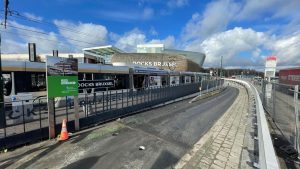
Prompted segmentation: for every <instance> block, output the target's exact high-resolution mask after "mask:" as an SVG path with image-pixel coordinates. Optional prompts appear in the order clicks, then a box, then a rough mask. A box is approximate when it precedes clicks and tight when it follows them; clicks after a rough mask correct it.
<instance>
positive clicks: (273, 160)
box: [225, 79, 279, 169]
mask: <svg viewBox="0 0 300 169" xmlns="http://www.w3.org/2000/svg"><path fill="white" fill-rule="evenodd" d="M225 81H233V82H236V83H239V84H241V85H243V86H244V87H245V88H246V89H247V90H248V94H251V93H252V94H253V95H254V97H255V106H256V107H255V108H256V116H257V136H258V149H259V150H258V151H259V164H258V167H259V168H261V169H279V164H278V160H277V157H276V153H275V150H274V146H273V142H272V139H271V135H270V130H269V127H268V122H267V119H266V116H265V111H264V109H263V105H262V101H261V99H260V96H259V93H258V91H257V90H256V88H255V87H254V86H253V85H252V84H250V83H248V82H246V81H243V80H238V79H225Z"/></svg>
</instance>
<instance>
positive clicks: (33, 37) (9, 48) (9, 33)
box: [3, 21, 68, 53]
mask: <svg viewBox="0 0 300 169" xmlns="http://www.w3.org/2000/svg"><path fill="white" fill-rule="evenodd" d="M10 25H12V26H14V27H17V28H21V29H15V28H11V27H10V28H7V29H6V30H4V31H3V52H4V53H27V50H28V49H27V44H28V43H36V47H37V53H51V51H52V50H53V49H58V50H60V51H66V48H67V47H68V46H67V45H65V44H64V43H62V42H61V41H59V38H58V37H57V35H56V34H54V33H53V32H45V31H43V30H42V29H38V28H34V27H30V26H25V25H22V24H19V23H17V22H14V21H11V22H10ZM22 29H26V30H31V31H25V30H22ZM32 31H36V32H42V33H43V34H40V33H35V32H32Z"/></svg>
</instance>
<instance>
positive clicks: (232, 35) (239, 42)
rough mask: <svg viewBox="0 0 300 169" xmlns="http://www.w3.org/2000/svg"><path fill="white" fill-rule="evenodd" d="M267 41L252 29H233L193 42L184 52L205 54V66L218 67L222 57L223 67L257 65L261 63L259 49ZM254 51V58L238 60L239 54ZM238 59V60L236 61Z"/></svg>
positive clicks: (260, 33) (266, 37)
mask: <svg viewBox="0 0 300 169" xmlns="http://www.w3.org/2000/svg"><path fill="white" fill-rule="evenodd" d="M267 41H268V36H267V35H265V34H264V33H262V32H255V31H254V30H252V29H243V28H234V29H231V30H227V31H225V32H221V33H218V34H215V35H212V36H211V37H210V38H207V39H205V40H204V41H203V42H201V41H194V42H193V43H191V44H189V45H187V46H186V50H191V51H200V52H204V53H205V54H206V60H205V65H206V66H218V65H219V62H220V57H221V56H223V57H224V65H227V66H235V65H243V64H246V63H247V64H251V65H254V64H257V62H261V58H259V57H257V56H259V55H260V49H259V48H260V47H261V46H262V45H263V44H264V43H266V42H267ZM245 51H246V52H251V51H256V52H257V53H256V54H255V55H256V57H253V58H252V60H251V59H250V58H245V59H243V58H240V57H238V56H239V54H240V53H241V52H245ZM238 58H240V59H238Z"/></svg>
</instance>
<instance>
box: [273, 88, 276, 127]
mask: <svg viewBox="0 0 300 169" xmlns="http://www.w3.org/2000/svg"><path fill="white" fill-rule="evenodd" d="M272 85H273V94H272V97H273V99H272V100H273V107H272V108H273V120H274V121H275V123H276V114H275V110H276V109H275V102H276V97H275V92H276V84H275V83H272Z"/></svg>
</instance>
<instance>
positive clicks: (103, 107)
mask: <svg viewBox="0 0 300 169" xmlns="http://www.w3.org/2000/svg"><path fill="white" fill-rule="evenodd" d="M104 109H105V106H104V92H102V111H103V112H104Z"/></svg>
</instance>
